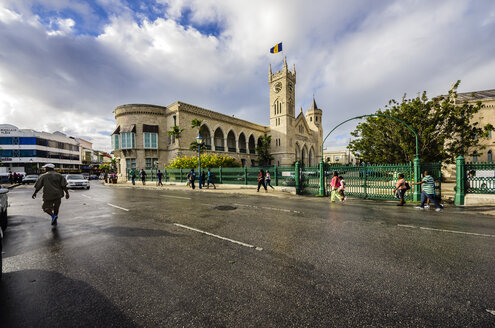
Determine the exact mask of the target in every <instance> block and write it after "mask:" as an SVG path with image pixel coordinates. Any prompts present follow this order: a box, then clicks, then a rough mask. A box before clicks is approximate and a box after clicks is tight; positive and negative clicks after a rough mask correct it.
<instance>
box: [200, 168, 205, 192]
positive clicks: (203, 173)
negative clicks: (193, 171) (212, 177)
mask: <svg viewBox="0 0 495 328" xmlns="http://www.w3.org/2000/svg"><path fill="white" fill-rule="evenodd" d="M205 176H206V175H205V170H203V171H201V184H202V187H203V188H204V187H205V184H206V179H205Z"/></svg>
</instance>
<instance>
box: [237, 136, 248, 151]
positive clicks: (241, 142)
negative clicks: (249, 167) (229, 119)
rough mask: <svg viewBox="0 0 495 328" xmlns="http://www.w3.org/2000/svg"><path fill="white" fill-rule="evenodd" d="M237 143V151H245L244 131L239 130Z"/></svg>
mask: <svg viewBox="0 0 495 328" xmlns="http://www.w3.org/2000/svg"><path fill="white" fill-rule="evenodd" d="M237 144H238V147H239V152H241V153H246V135H245V134H244V132H241V133H240V134H239V139H238V142H237Z"/></svg>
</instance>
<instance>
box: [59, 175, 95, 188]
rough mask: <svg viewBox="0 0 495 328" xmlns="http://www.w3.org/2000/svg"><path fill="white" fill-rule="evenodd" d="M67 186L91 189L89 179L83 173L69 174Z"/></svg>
mask: <svg viewBox="0 0 495 328" xmlns="http://www.w3.org/2000/svg"><path fill="white" fill-rule="evenodd" d="M65 179H66V180H67V188H69V189H71V188H83V189H89V181H88V180H86V179H85V178H84V176H83V175H82V174H67V177H66V178H65Z"/></svg>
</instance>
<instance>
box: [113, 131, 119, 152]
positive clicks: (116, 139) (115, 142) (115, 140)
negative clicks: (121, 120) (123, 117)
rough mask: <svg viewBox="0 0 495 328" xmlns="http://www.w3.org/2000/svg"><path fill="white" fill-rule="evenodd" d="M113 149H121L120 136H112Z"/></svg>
mask: <svg viewBox="0 0 495 328" xmlns="http://www.w3.org/2000/svg"><path fill="white" fill-rule="evenodd" d="M112 149H119V135H118V134H114V135H112Z"/></svg>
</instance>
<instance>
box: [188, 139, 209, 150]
mask: <svg viewBox="0 0 495 328" xmlns="http://www.w3.org/2000/svg"><path fill="white" fill-rule="evenodd" d="M198 146H199V145H198V142H197V141H196V140H194V141H193V142H191V144H190V145H189V150H193V151H198ZM203 150H206V145H205V143H204V142H203V143H202V144H201V151H203Z"/></svg>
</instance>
